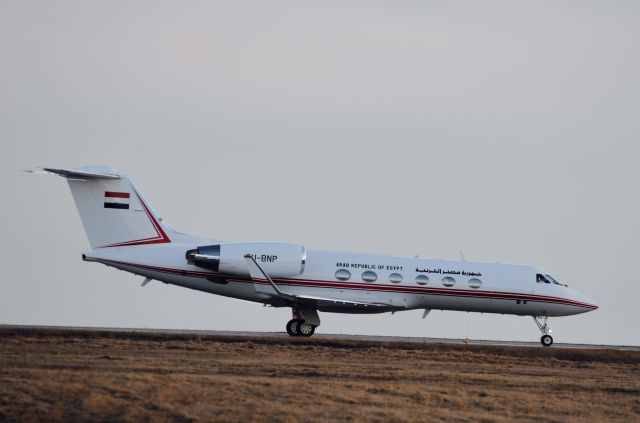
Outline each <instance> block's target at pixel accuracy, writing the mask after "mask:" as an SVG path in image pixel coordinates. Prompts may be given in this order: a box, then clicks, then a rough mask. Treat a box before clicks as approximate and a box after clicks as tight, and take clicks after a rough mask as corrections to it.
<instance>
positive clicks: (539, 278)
mask: <svg viewBox="0 0 640 423" xmlns="http://www.w3.org/2000/svg"><path fill="white" fill-rule="evenodd" d="M536 282H538V283H548V284H553V285H561V286H567V285H565V284H562V283H560V282H558V281H557V280H555V279H554V278H553V277H552V276H551V275H546V274H545V275H543V274H541V273H538V274H537V275H536Z"/></svg>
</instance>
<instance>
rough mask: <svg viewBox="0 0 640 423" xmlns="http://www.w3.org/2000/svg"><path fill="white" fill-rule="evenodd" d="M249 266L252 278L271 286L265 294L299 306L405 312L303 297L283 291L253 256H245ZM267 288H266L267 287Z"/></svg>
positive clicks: (391, 307)
mask: <svg viewBox="0 0 640 423" xmlns="http://www.w3.org/2000/svg"><path fill="white" fill-rule="evenodd" d="M244 258H245V261H246V262H247V265H248V266H249V273H250V274H251V278H252V279H254V280H257V281H263V282H264V281H267V282H269V285H271V288H272V289H268V288H267V289H265V290H261V291H262V292H264V293H268V294H271V295H273V296H275V297H278V298H281V299H284V300H288V301H290V302H292V303H297V304H308V305H311V306H314V307H316V308H335V307H352V308H363V309H364V308H366V309H369V310H371V311H374V310H380V311H383V310H384V311H396V310H404V307H402V306H397V305H393V304H387V303H381V302H365V301H353V300H346V299H345V300H343V299H340V298H330V297H317V296H313V295H301V294H293V293H288V292H284V291H282V290H281V289H280V288H279V287H278V286H277V285H276V284H275V283H274V282H273V280H272V279H271V278H270V277H269V275H267V274H266V273H265V272H264V270H262V268H261V267H260V265H258V263H256V261H255V259H254V258H253V257H252V256H251V255H246V256H244ZM265 288H266V287H265Z"/></svg>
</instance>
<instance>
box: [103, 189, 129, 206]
mask: <svg viewBox="0 0 640 423" xmlns="http://www.w3.org/2000/svg"><path fill="white" fill-rule="evenodd" d="M129 197H130V194H129V193H128V192H116V191H105V192H104V208H105V209H128V208H129V200H130V198H129Z"/></svg>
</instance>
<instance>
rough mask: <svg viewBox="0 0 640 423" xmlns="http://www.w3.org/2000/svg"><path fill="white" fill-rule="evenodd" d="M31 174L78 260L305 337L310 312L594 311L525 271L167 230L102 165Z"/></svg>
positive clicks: (547, 340)
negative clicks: (72, 236)
mask: <svg viewBox="0 0 640 423" xmlns="http://www.w3.org/2000/svg"><path fill="white" fill-rule="evenodd" d="M35 172H37V173H49V174H56V175H60V176H62V177H64V178H66V179H67V182H68V183H69V187H70V188H71V194H72V195H73V199H74V201H75V203H76V207H77V208H78V212H79V213H80V218H81V219H82V223H83V225H84V229H85V231H86V233H87V237H88V238H89V243H90V244H91V251H88V252H85V253H84V254H82V259H83V260H85V261H90V262H97V263H102V264H105V265H107V266H111V267H115V268H117V269H121V270H125V271H127V272H131V273H134V274H136V275H140V276H142V277H144V278H145V279H144V281H143V282H142V286H144V285H146V284H147V283H148V282H149V281H151V280H157V281H161V282H164V283H167V284H173V285H178V286H182V287H185V288H191V289H196V290H199V291H204V292H208V293H211V294H217V295H224V296H226V297H232V298H239V299H243V300H248V301H254V302H257V303H262V304H265V305H269V306H273V307H290V308H291V309H292V311H293V313H292V317H293V318H292V319H291V320H290V321H289V322H288V323H287V325H286V329H287V332H288V333H289V335H292V336H311V335H312V334H313V333H314V332H315V329H316V327H318V326H319V325H320V318H319V316H318V312H319V311H322V312H328V313H385V312H396V311H403V310H415V309H423V310H424V314H423V318H424V317H426V315H427V314H428V313H429V311H430V310H433V309H438V310H459V311H472V312H482V313H501V314H515V315H520V316H532V317H533V320H534V321H535V323H536V324H537V326H538V328H539V329H540V331H541V332H542V337H541V339H540V340H541V342H542V345H544V346H546V347H548V346H550V345H551V344H552V343H553V338H552V337H551V335H550V333H551V330H550V328H549V325H548V322H547V319H548V318H549V317H552V316H554V317H555V316H568V315H572V314H579V313H584V312H587V311H591V310H595V309H596V308H598V306H597V305H596V304H595V303H594V302H593V301H592V300H590V299H589V298H587V297H585V296H584V295H582V294H579V293H578V292H577V291H575V290H573V289H571V288H569V287H567V285H564V284H562V283H560V282H558V281H557V280H556V279H555V278H553V277H552V276H551V275H549V273H547V272H545V271H544V270H541V269H538V268H536V267H533V266H523V265H512V264H502V263H476V262H472V261H465V260H461V261H448V260H434V259H424V258H413V257H396V256H383V255H372V254H360V253H347V252H338V251H319V250H311V249H307V248H305V246H303V245H299V244H290V243H281V242H250V243H236V242H227V241H220V240H214V239H208V238H203V237H199V236H192V235H186V234H183V233H180V232H176V231H174V230H173V229H171V228H169V227H168V226H167V225H166V224H165V223H164V222H163V220H162V218H161V217H160V216H159V215H158V213H157V212H156V211H155V210H154V209H153V207H151V205H150V204H149V202H148V201H147V200H146V199H145V197H144V196H143V195H142V193H141V192H140V191H139V190H138V188H137V187H136V186H135V185H134V184H133V182H132V181H131V179H129V178H128V177H127V176H126V175H124V174H122V173H119V172H116V171H114V170H113V169H111V168H109V167H105V166H84V167H80V168H75V169H72V170H65V169H51V168H43V169H41V170H38V171H35Z"/></svg>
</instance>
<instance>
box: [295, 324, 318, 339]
mask: <svg viewBox="0 0 640 423" xmlns="http://www.w3.org/2000/svg"><path fill="white" fill-rule="evenodd" d="M315 331H316V327H315V326H313V325H312V324H310V323H306V322H300V323H299V324H298V336H306V337H309V336H311V335H313V333H314V332H315Z"/></svg>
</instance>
